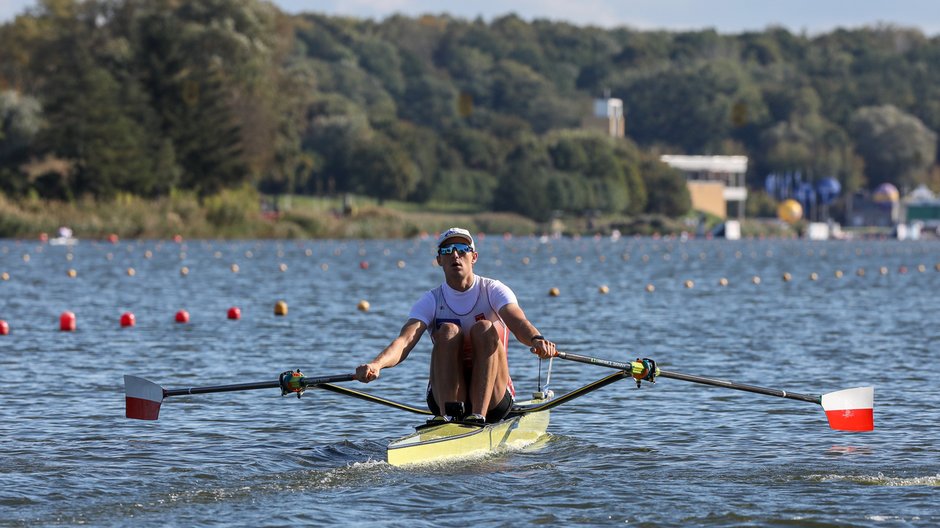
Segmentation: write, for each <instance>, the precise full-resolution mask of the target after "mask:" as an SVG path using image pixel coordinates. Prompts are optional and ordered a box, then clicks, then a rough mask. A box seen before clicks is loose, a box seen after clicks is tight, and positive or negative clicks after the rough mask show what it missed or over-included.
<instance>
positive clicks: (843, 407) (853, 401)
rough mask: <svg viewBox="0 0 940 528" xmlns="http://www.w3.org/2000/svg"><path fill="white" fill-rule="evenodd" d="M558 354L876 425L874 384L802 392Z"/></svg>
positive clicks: (848, 426)
mask: <svg viewBox="0 0 940 528" xmlns="http://www.w3.org/2000/svg"><path fill="white" fill-rule="evenodd" d="M558 357H560V358H561V359H567V360H569V361H577V362H578V363H587V364H589V365H600V366H602V367H608V368H614V369H618V370H622V371H626V372H630V373H631V375H633V377H634V378H637V379H638V380H639V379H646V380H650V381H652V380H653V379H655V378H656V377H661V378H672V379H677V380H682V381H691V382H692V383H701V384H703V385H712V386H714V387H724V388H726V389H735V390H740V391H746V392H754V393H757V394H765V395H767V396H777V397H779V398H787V399H790V400H799V401H805V402H809V403H815V404H817V405H822V408H823V410H824V411H825V412H826V418H828V420H829V427H831V428H833V429H837V430H840V431H871V430H873V429H874V428H875V419H874V400H875V389H874V387H856V388H854V389H845V390H840V391H835V392H829V393H826V394H823V395H821V396H820V395H817V394H799V393H796V392H788V391H785V390H780V389H769V388H766V387H758V386H757V385H746V384H744V383H735V382H733V381H727V380H722V379H715V378H706V377H703V376H693V375H691V374H683V373H681V372H669V371H666V370H661V369H659V368H656V367H655V363H653V364H652V365H653V369H655V373H649V372H648V370H650V368H649V367H650V364H648V363H647V362H644V361H642V360H639V361H630V362H623V361H611V360H609V359H600V358H595V357H590V356H582V355H579V354H572V353H570V352H561V351H559V352H558Z"/></svg>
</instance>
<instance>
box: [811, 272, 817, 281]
mask: <svg viewBox="0 0 940 528" xmlns="http://www.w3.org/2000/svg"><path fill="white" fill-rule="evenodd" d="M818 279H819V275H818V274H817V273H816V272H815V271H814V272H812V273H810V274H809V280H811V281H814V280H818Z"/></svg>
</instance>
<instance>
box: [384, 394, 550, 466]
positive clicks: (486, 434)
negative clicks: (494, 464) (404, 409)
mask: <svg viewBox="0 0 940 528" xmlns="http://www.w3.org/2000/svg"><path fill="white" fill-rule="evenodd" d="M543 401H544V400H543ZM531 403H534V402H522V405H525V404H531ZM548 418H549V411H548V410H543V411H538V412H528V413H524V414H516V415H510V418H507V419H506V420H503V421H500V422H496V423H491V424H486V425H473V424H464V423H456V422H455V423H445V424H441V425H425V426H420V427H418V428H417V430H416V431H415V432H414V433H413V434H410V435H408V436H405V437H403V438H399V439H398V440H395V441H393V442H391V443H390V444H388V451H387V459H388V463H389V464H391V465H393V466H407V465H413V464H429V463H433V462H442V461H450V460H456V459H466V458H475V457H479V456H483V455H487V454H491V453H494V452H499V451H507V450H519V449H522V448H524V447H526V446H529V445H531V444H533V443H535V442H536V441H538V439H539V438H541V437H542V436H544V435H545V431H546V429H548Z"/></svg>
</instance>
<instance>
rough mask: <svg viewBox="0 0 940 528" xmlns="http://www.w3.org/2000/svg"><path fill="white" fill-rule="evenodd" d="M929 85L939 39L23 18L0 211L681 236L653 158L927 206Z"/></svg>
mask: <svg viewBox="0 0 940 528" xmlns="http://www.w3.org/2000/svg"><path fill="white" fill-rule="evenodd" d="M936 64H940V40H938V39H936V38H927V37H925V36H924V35H923V34H921V33H920V32H918V31H916V30H911V29H903V28H895V27H878V28H867V29H859V30H853V31H845V30H838V31H835V32H832V33H830V34H825V35H820V36H814V37H810V36H806V35H796V34H792V33H790V32H788V31H786V30H784V29H778V28H769V29H767V30H765V31H762V32H754V33H743V34H739V35H720V34H718V33H716V32H714V31H710V30H705V31H696V32H660V31H656V32H650V31H635V30H631V29H627V28H621V29H613V30H605V29H599V28H591V27H577V26H572V25H569V24H565V23H559V22H549V21H541V20H540V21H535V22H532V23H528V22H525V21H523V20H521V19H519V18H518V17H515V16H505V17H502V18H499V19H496V20H494V21H492V22H491V23H486V22H483V21H482V20H474V21H468V20H461V19H454V18H450V17H448V16H446V15H441V16H424V17H421V18H418V19H412V18H407V17H401V16H395V17H390V18H388V19H386V20H384V21H381V22H374V21H367V20H355V19H349V18H341V17H327V16H321V15H316V14H304V15H297V16H289V15H286V14H283V13H281V12H280V11H278V10H277V8H275V7H274V6H272V5H270V4H268V3H266V2H261V1H257V0H194V1H188V2H177V1H175V0H86V1H76V0H43V1H41V2H40V3H39V6H38V7H36V8H35V9H33V10H31V11H30V12H28V13H26V14H24V15H22V16H19V17H17V18H16V19H15V20H13V21H12V22H9V23H7V24H5V25H3V26H0V190H2V192H4V193H6V194H8V195H10V196H13V197H20V196H40V197H46V198H55V199H65V200H74V199H77V198H80V197H83V196H89V195H90V196H95V197H103V198H109V197H114V196H117V195H120V194H131V195H135V196H141V197H161V196H167V195H170V194H171V193H173V192H176V191H187V192H193V193H195V194H197V195H198V196H201V197H207V196H211V195H213V194H215V193H218V192H219V191H220V190H223V189H230V188H240V187H244V186H250V187H255V188H257V189H259V190H261V191H262V192H265V193H272V194H281V193H298V194H319V195H325V194H329V195H332V194H336V193H342V192H354V193H361V194H367V195H371V196H375V197H378V198H380V199H398V200H409V201H414V202H419V203H429V202H447V203H455V202H456V203H463V204H467V205H468V206H469V207H473V208H478V209H479V210H489V209H492V210H504V211H513V212H519V213H522V214H525V215H527V216H529V217H531V218H534V219H538V220H544V219H546V218H548V217H549V216H550V215H551V214H552V213H553V212H554V211H562V212H564V213H568V214H583V213H584V212H586V211H591V212H596V213H607V214H622V215H637V214H641V213H661V214H665V215H669V216H678V215H682V214H684V213H686V212H688V210H689V207H690V203H689V196H688V193H687V191H686V190H685V186H684V184H683V180H682V178H681V176H680V175H679V174H677V173H676V172H675V171H673V170H671V169H669V168H668V167H666V166H665V165H663V164H661V163H660V162H659V161H658V156H659V154H662V153H672V154H675V153H688V154H745V155H747V156H749V158H750V160H751V162H750V164H749V173H748V177H749V182H750V183H751V185H752V186H754V187H756V188H760V187H761V186H762V184H763V180H764V176H765V175H766V174H768V173H770V172H794V171H799V172H801V173H802V174H803V175H804V177H806V178H822V177H826V176H833V177H836V178H838V179H839V180H840V182H841V183H842V187H843V189H845V190H846V191H855V190H858V189H861V188H865V187H872V186H874V185H876V184H879V183H882V182H891V183H894V184H896V185H897V186H898V187H899V188H901V189H906V188H911V187H913V186H914V185H916V184H919V183H929V184H931V185H932V186H934V187H936V186H937V184H938V183H940V177H938V175H937V174H938V173H937V170H936V167H935V160H936V149H937V136H936V134H935V133H934V131H935V130H940V69H938V68H936V67H934V66H935V65H936ZM606 93H609V94H610V96H611V97H617V98H620V99H622V100H623V101H624V109H625V115H626V135H627V137H626V138H624V139H611V138H609V137H606V135H605V134H604V133H603V132H598V131H592V130H589V129H587V128H585V126H584V119H585V118H586V117H588V116H589V115H590V114H591V103H592V100H593V98H595V97H600V96H602V95H604V94H606ZM755 194H758V193H755Z"/></svg>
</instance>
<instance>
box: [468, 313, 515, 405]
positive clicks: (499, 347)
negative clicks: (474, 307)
mask: <svg viewBox="0 0 940 528" xmlns="http://www.w3.org/2000/svg"><path fill="white" fill-rule="evenodd" d="M501 337H502V336H501V335H500V331H499V326H497V325H495V324H493V322H492V321H489V320H486V319H484V320H482V321H477V322H476V324H474V325H473V328H471V329H470V338H471V339H470V341H471V343H472V344H473V370H472V374H471V377H470V406H471V407H472V409H473V410H472V412H473V413H475V414H482V415H483V416H486V413H487V412H488V411H489V410H490V408H491V407H494V406H496V405H497V404H498V403H499V401H500V400H502V398H503V395H504V394H505V393H506V385H508V384H509V362H508V360H507V359H506V347H505V346H503V342H502V339H501Z"/></svg>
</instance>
